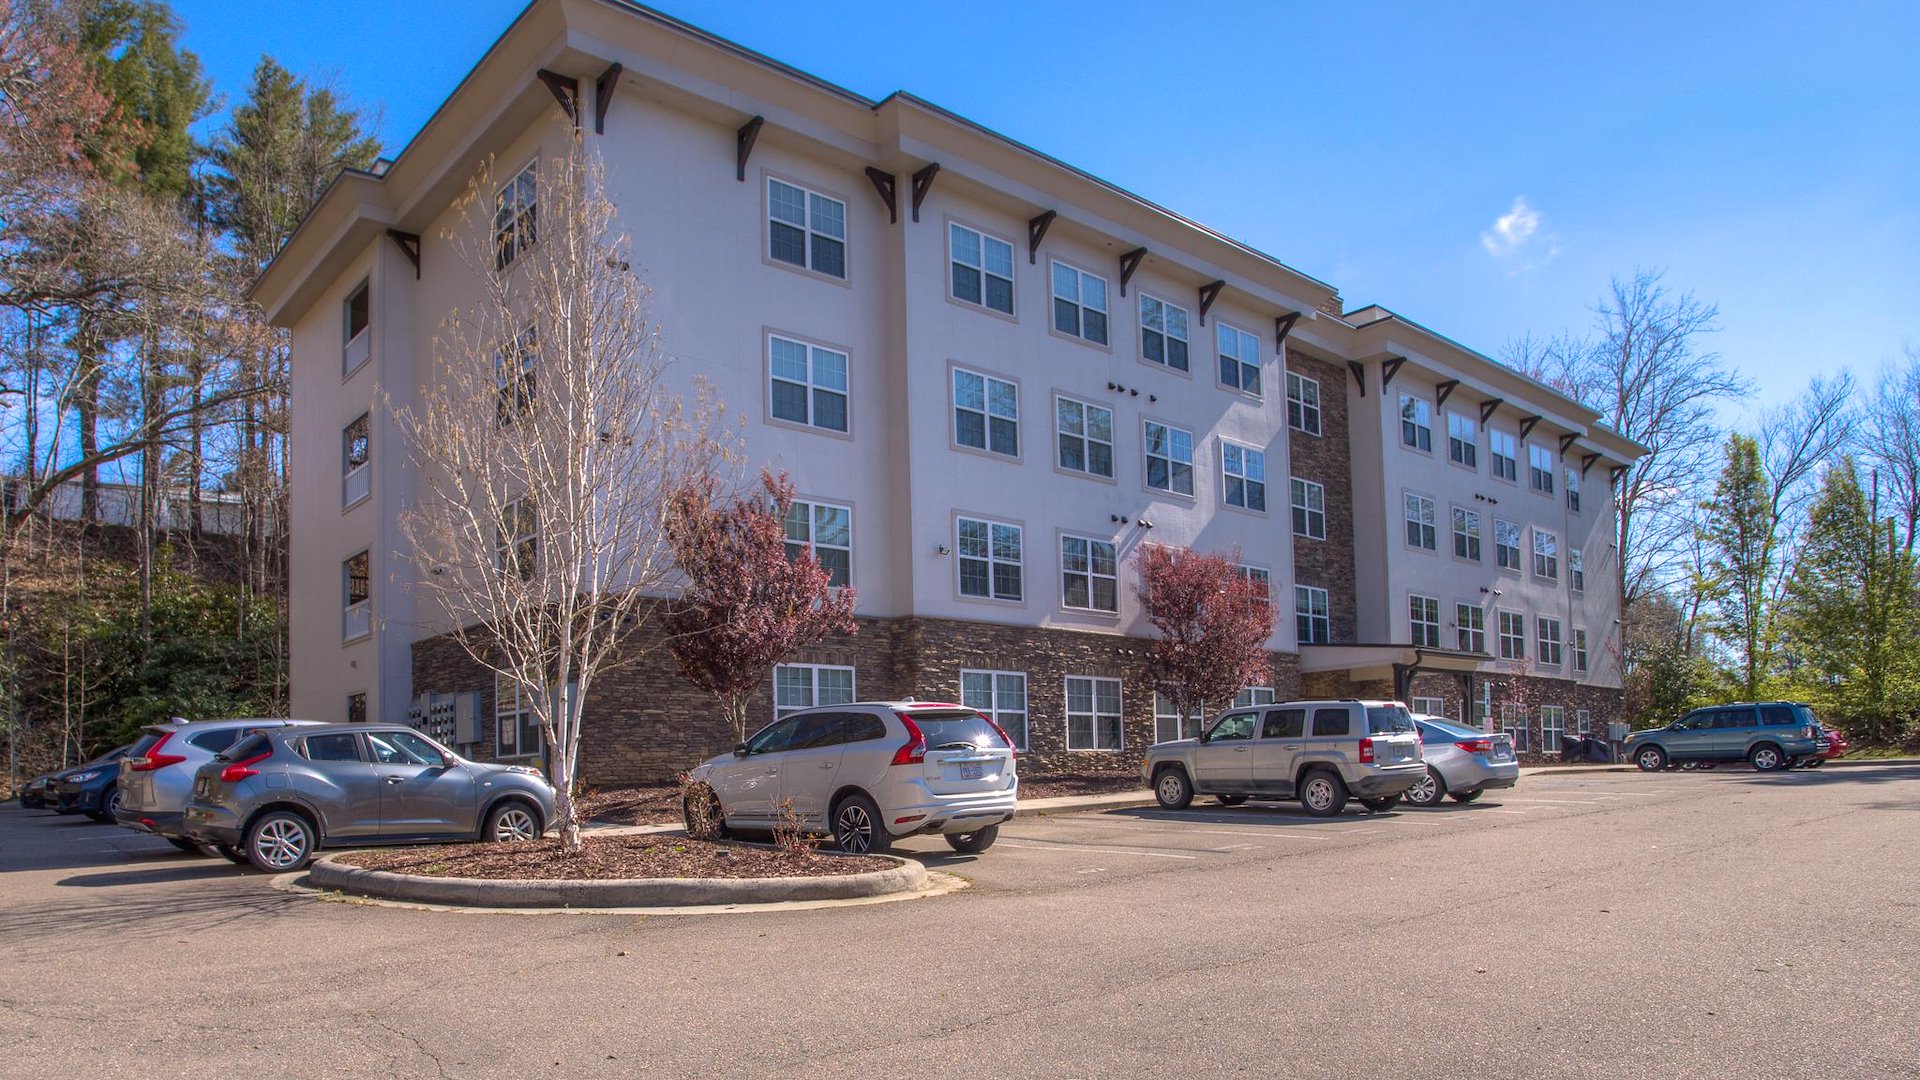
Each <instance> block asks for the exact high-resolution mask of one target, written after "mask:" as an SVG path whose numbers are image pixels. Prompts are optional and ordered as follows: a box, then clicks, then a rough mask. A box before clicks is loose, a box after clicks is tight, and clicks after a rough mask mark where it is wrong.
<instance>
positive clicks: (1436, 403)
mask: <svg viewBox="0 0 1920 1080" xmlns="http://www.w3.org/2000/svg"><path fill="white" fill-rule="evenodd" d="M1459 387H1460V380H1459V379H1448V380H1447V381H1446V382H1443V383H1440V384H1438V385H1436V386H1435V387H1434V388H1433V389H1434V395H1433V407H1434V408H1436V409H1437V408H1440V407H1441V406H1443V405H1445V404H1446V403H1447V399H1448V398H1450V397H1452V396H1453V392H1454V391H1455V390H1457V389H1459Z"/></svg>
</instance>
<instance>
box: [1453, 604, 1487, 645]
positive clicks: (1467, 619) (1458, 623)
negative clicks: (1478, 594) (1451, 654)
mask: <svg viewBox="0 0 1920 1080" xmlns="http://www.w3.org/2000/svg"><path fill="white" fill-rule="evenodd" d="M1453 626H1454V630H1455V631H1456V634H1455V638H1456V640H1457V641H1458V642H1459V647H1460V651H1461V652H1476V653H1483V652H1486V651H1487V613H1486V612H1485V611H1483V610H1481V608H1480V607H1479V605H1477V604H1455V605H1453Z"/></svg>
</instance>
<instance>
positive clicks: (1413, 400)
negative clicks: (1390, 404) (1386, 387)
mask: <svg viewBox="0 0 1920 1080" xmlns="http://www.w3.org/2000/svg"><path fill="white" fill-rule="evenodd" d="M1400 445H1402V446H1411V447H1413V448H1414V449H1415V450H1422V451H1426V452H1428V453H1431V452H1432V451H1433V406H1432V405H1431V404H1429V403H1428V402H1427V401H1426V399H1425V398H1417V397H1414V396H1413V395H1412V394H1401V395H1400Z"/></svg>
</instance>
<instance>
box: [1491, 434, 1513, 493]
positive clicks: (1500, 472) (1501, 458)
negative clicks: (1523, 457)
mask: <svg viewBox="0 0 1920 1080" xmlns="http://www.w3.org/2000/svg"><path fill="white" fill-rule="evenodd" d="M1519 447H1520V444H1519V442H1518V440H1516V439H1515V438H1514V437H1513V436H1511V435H1509V434H1507V433H1506V432H1504V431H1489V432H1487V452H1488V453H1489V454H1490V455H1491V456H1492V457H1493V475H1494V477H1495V478H1496V479H1499V480H1511V481H1514V482H1515V483H1518V482H1519V477H1520V456H1519V455H1520V448H1519Z"/></svg>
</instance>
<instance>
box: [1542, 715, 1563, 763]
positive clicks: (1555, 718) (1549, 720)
mask: <svg viewBox="0 0 1920 1080" xmlns="http://www.w3.org/2000/svg"><path fill="white" fill-rule="evenodd" d="M1566 730H1567V707H1566V706H1564V705H1542V706H1540V750H1541V752H1542V753H1547V754H1557V753H1559V752H1560V737H1561V735H1563V734H1564V733H1565V732H1566Z"/></svg>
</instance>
